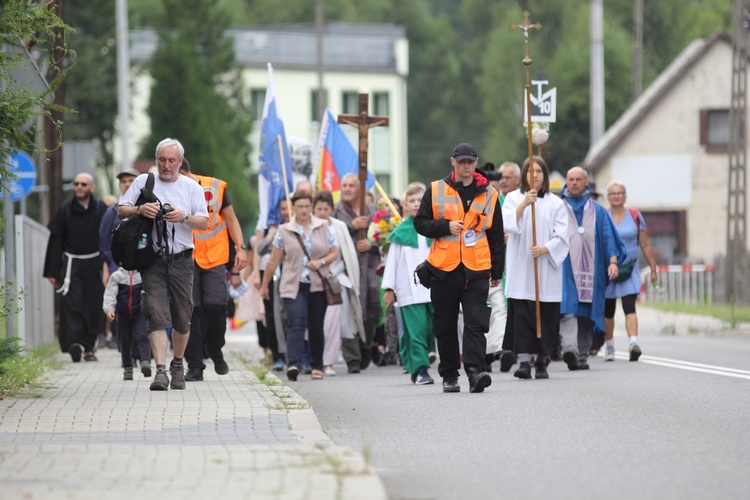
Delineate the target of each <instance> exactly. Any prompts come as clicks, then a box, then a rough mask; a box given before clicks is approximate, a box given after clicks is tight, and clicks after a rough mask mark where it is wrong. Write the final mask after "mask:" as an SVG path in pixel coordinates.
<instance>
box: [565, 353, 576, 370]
mask: <svg viewBox="0 0 750 500" xmlns="http://www.w3.org/2000/svg"><path fill="white" fill-rule="evenodd" d="M563 361H565V364H566V365H568V370H570V371H575V370H577V369H578V354H576V353H575V351H565V353H564V354H563Z"/></svg>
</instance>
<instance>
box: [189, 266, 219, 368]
mask: <svg viewBox="0 0 750 500" xmlns="http://www.w3.org/2000/svg"><path fill="white" fill-rule="evenodd" d="M227 296H228V293H227V283H226V270H225V268H224V266H223V265H222V266H217V267H214V268H211V269H207V270H203V269H200V268H199V267H198V266H197V265H196V266H195V270H194V274H193V304H194V306H193V315H192V317H191V318H190V338H189V339H188V344H187V347H186V349H185V359H186V360H187V362H188V367H189V368H200V369H201V370H205V369H206V365H205V363H204V362H203V359H204V355H205V356H208V357H209V358H211V359H212V360H214V362H216V361H219V360H223V359H224V355H223V354H222V352H221V348H222V347H224V344H225V335H226V332H227Z"/></svg>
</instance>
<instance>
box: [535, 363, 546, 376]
mask: <svg viewBox="0 0 750 500" xmlns="http://www.w3.org/2000/svg"><path fill="white" fill-rule="evenodd" d="M534 368H535V370H534V378H536V379H540V378H541V379H546V378H549V372H547V363H535V364H534Z"/></svg>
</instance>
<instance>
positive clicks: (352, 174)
mask: <svg viewBox="0 0 750 500" xmlns="http://www.w3.org/2000/svg"><path fill="white" fill-rule="evenodd" d="M350 177H352V178H354V180H355V181H357V184H359V176H358V175H357V174H355V173H352V172H349V173H348V174H344V176H343V177H342V178H341V183H342V184H343V182H344V179H346V178H350Z"/></svg>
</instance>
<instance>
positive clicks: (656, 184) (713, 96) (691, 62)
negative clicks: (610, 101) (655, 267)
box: [582, 32, 750, 264]
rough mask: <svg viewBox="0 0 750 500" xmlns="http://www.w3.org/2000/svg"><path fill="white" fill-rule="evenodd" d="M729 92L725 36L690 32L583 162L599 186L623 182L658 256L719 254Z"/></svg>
mask: <svg viewBox="0 0 750 500" xmlns="http://www.w3.org/2000/svg"><path fill="white" fill-rule="evenodd" d="M731 97H732V41H731V38H730V37H729V36H728V35H727V34H726V33H724V32H717V33H716V34H715V35H713V36H711V37H710V38H707V39H705V40H704V39H698V40H695V41H693V42H692V43H691V44H690V45H688V46H687V47H686V48H685V50H683V51H682V53H681V54H680V55H679V56H677V58H676V59H675V60H674V61H673V62H672V63H671V64H670V65H669V66H668V67H667V68H666V69H665V70H664V71H663V72H662V74H661V75H659V77H658V78H657V79H656V80H655V81H654V82H653V83H652V84H651V86H650V87H649V88H648V89H647V90H646V91H645V92H644V93H643V94H642V95H641V96H640V97H639V98H638V99H637V100H636V101H635V102H634V103H633V105H632V106H631V107H630V108H628V110H627V111H625V113H623V115H622V116H621V117H620V118H619V119H618V120H617V121H616V122H615V123H614V124H613V125H612V126H611V127H610V128H609V130H607V132H606V134H605V135H604V137H602V139H601V140H599V141H598V142H597V143H596V144H594V145H593V146H592V147H591V149H590V150H589V152H588V155H587V156H586V159H585V161H584V163H583V165H582V166H583V167H584V168H586V169H587V170H589V172H590V173H592V174H593V178H594V179H595V180H596V184H597V187H598V190H599V191H601V192H604V190H605V188H606V186H607V184H608V183H609V182H610V181H611V180H614V179H616V180H619V181H621V182H623V183H624V184H625V185H626V187H627V194H628V200H627V205H628V206H630V207H634V208H638V209H640V210H641V212H643V216H644V219H645V221H646V225H647V229H648V232H649V237H650V239H651V242H652V246H653V247H654V248H655V250H656V252H657V260H658V261H659V263H661V264H669V263H675V264H683V263H708V264H711V263H713V262H714V258H715V257H716V256H718V255H725V254H726V244H727V210H728V209H727V203H728V201H727V200H728V184H729V158H728V145H729V132H730V128H729V109H730V107H731ZM747 111H750V107H748V110H747ZM746 120H748V122H747V123H750V116H748V117H747V118H746ZM742 133H744V134H745V135H746V139H745V140H746V141H747V140H748V139H747V133H748V131H747V130H744V131H742ZM605 203H606V202H605ZM746 220H750V218H748V219H746ZM746 234H747V233H746Z"/></svg>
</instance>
